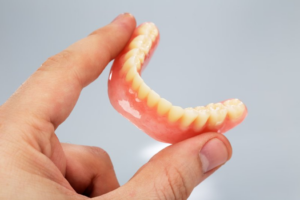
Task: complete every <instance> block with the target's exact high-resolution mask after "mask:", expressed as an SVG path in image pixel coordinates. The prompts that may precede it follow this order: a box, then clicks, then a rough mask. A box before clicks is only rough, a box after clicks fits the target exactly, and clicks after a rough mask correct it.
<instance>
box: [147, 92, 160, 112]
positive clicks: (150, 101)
mask: <svg viewBox="0 0 300 200" xmlns="http://www.w3.org/2000/svg"><path fill="white" fill-rule="evenodd" d="M159 100H160V96H159V95H158V94H157V93H156V92H154V91H153V90H151V91H150V92H149V95H148V98H147V105H148V107H150V108H152V107H154V106H156V104H157V103H158V101H159Z"/></svg>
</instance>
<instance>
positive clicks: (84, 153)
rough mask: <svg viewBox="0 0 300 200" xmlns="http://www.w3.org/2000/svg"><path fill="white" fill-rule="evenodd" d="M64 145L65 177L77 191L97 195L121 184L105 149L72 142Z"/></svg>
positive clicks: (91, 195) (92, 195)
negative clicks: (65, 159)
mask: <svg viewBox="0 0 300 200" xmlns="http://www.w3.org/2000/svg"><path fill="white" fill-rule="evenodd" d="M62 146H63V150H64V152H65V155H66V158H67V167H66V175H65V177H66V179H67V180H68V181H69V183H70V185H71V186H72V187H73V188H74V190H75V191H76V192H77V193H79V194H83V195H86V196H89V197H95V196H99V195H102V194H105V193H108V192H110V191H112V190H115V189H116V188H118V187H119V186H120V185H119V183H118V180H117V177H116V174H115V171H114V168H113V165H112V162H111V160H110V158H109V155H108V154H107V153H106V152H105V151H104V150H102V149H100V148H97V147H89V146H79V145H71V144H63V145H62Z"/></svg>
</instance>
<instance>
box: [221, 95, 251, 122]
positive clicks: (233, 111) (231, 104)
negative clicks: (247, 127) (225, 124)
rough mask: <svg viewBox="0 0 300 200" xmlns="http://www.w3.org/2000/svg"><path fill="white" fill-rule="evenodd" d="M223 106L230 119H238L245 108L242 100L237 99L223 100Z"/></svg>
mask: <svg viewBox="0 0 300 200" xmlns="http://www.w3.org/2000/svg"><path fill="white" fill-rule="evenodd" d="M224 106H225V107H226V108H227V110H228V117H229V119H230V120H232V121H234V120H237V119H239V118H240V117H241V116H242V115H243V113H244V111H245V109H246V108H245V105H244V104H243V102H241V101H240V100H238V99H231V100H227V101H225V102H224Z"/></svg>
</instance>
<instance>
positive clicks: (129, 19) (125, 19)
mask: <svg viewBox="0 0 300 200" xmlns="http://www.w3.org/2000/svg"><path fill="white" fill-rule="evenodd" d="M111 23H112V24H124V23H130V24H135V25H136V20H135V17H134V16H133V15H132V14H131V13H128V12H125V13H122V14H120V15H118V16H117V17H116V18H115V19H114V20H113V21H112V22H111Z"/></svg>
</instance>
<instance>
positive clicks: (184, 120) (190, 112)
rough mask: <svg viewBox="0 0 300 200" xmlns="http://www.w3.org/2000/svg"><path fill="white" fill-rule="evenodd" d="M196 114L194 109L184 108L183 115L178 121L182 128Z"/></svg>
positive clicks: (186, 125)
mask: <svg viewBox="0 0 300 200" xmlns="http://www.w3.org/2000/svg"><path fill="white" fill-rule="evenodd" d="M197 116H198V114H197V112H196V111H195V110H194V109H189V108H188V109H184V113H183V116H182V118H181V121H180V125H181V127H182V128H187V127H188V126H189V125H191V123H192V122H193V121H194V120H195V119H196V117H197Z"/></svg>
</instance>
